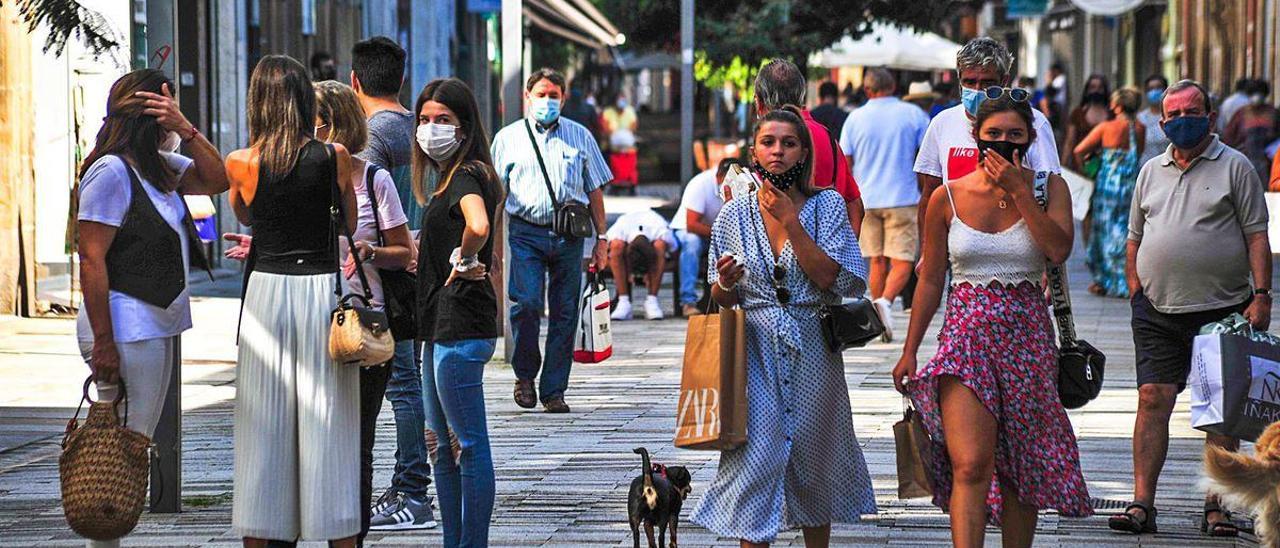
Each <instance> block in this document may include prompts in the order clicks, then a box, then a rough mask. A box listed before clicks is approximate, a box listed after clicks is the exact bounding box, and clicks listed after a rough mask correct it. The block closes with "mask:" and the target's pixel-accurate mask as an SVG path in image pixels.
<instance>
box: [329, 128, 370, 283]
mask: <svg viewBox="0 0 1280 548" xmlns="http://www.w3.org/2000/svg"><path fill="white" fill-rule="evenodd" d="M325 153H326V154H327V155H328V156H329V167H330V168H331V169H333V185H332V191H331V192H330V194H331V196H332V201H331V204H332V207H331V208H330V210H329V217H330V221H331V223H330V224H331V226H332V227H333V231H335V232H340V233H341V234H342V235H343V237H345V238H346V239H347V250H348V251H349V252H350V253H351V258H352V260H354V261H355V263H356V275H357V276H359V277H360V286H361V287H362V288H363V289H364V299H365V304H370V303H372V302H373V292H372V291H370V290H369V279H368V277H366V276H365V275H364V264H363V263H364V261H361V260H360V252H359V250H357V249H356V240H355V238H354V237H352V236H351V230H350V229H348V228H347V223H346V218H347V216H346V212H345V211H343V209H342V195H341V193H339V191H338V175H339V174H338V155H337V154H334V152H333V145H325ZM333 246H334V249H335V250H337V247H338V239H337V237H334V238H333ZM335 255H336V256H341V254H340V253H338V254H335ZM334 276H336V277H337V279H338V287H336V288H334V293H335V294H336V295H338V298H339V299H341V298H342V265H338V270H337V272H335V273H334Z"/></svg>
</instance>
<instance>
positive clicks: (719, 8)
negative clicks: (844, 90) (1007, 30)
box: [594, 0, 948, 91]
mask: <svg viewBox="0 0 1280 548" xmlns="http://www.w3.org/2000/svg"><path fill="white" fill-rule="evenodd" d="M594 1H595V3H596V4H597V5H598V6H599V7H600V9H601V11H603V12H604V13H605V14H606V15H607V16H608V17H609V19H610V20H611V21H613V22H614V24H615V25H617V26H618V29H619V30H620V31H621V32H623V33H624V34H626V35H627V47H628V48H635V49H638V50H664V51H671V52H676V51H679V49H680V0H594ZM694 2H695V5H694V14H695V15H694V17H695V21H694V42H695V45H696V48H697V50H698V55H697V58H696V60H697V63H698V66H700V67H701V68H695V75H696V77H697V79H698V80H699V81H701V82H703V83H705V84H706V85H707V86H708V87H711V88H713V89H714V88H718V87H719V86H720V85H722V84H723V83H724V82H725V81H726V80H728V81H730V82H733V83H734V85H735V86H738V87H739V90H740V91H747V90H748V89H749V87H750V86H748V85H745V83H746V82H750V81H751V78H752V77H754V75H755V70H756V69H755V68H752V67H759V66H761V65H762V64H763V63H764V62H766V61H767V60H769V59H772V58H775V57H785V58H789V59H791V60H792V61H795V62H796V63H797V64H799V65H801V66H802V67H803V66H804V65H806V62H807V60H808V56H809V54H810V53H812V52H815V51H820V50H822V49H823V48H826V47H827V46H830V45H831V44H833V43H835V42H836V41H837V40H839V39H840V38H841V37H842V36H844V35H851V36H853V37H854V38H859V37H861V36H862V35H864V34H866V33H868V32H870V31H871V24H872V22H873V21H877V20H880V21H886V22H888V23H891V24H897V25H901V26H907V27H915V28H926V29H927V28H929V27H930V26H931V25H932V24H933V23H934V22H936V21H938V20H939V19H940V17H941V15H942V14H943V12H945V11H946V10H947V5H948V3H947V2H942V1H935V0H839V1H833V0H694Z"/></svg>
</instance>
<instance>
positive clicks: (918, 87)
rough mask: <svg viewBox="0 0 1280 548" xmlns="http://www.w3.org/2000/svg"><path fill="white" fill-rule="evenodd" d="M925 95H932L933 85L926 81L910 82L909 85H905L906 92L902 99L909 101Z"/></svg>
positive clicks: (930, 96)
mask: <svg viewBox="0 0 1280 548" xmlns="http://www.w3.org/2000/svg"><path fill="white" fill-rule="evenodd" d="M925 97H929V98H932V97H933V86H931V85H929V82H928V81H922V82H911V85H910V86H907V94H906V95H905V96H903V97H902V98H903V99H904V100H907V101H911V100H913V99H923V98H925Z"/></svg>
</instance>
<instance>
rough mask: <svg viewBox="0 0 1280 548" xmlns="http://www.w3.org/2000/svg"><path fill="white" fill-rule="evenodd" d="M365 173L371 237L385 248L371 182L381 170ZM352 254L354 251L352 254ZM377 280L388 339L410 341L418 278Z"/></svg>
mask: <svg viewBox="0 0 1280 548" xmlns="http://www.w3.org/2000/svg"><path fill="white" fill-rule="evenodd" d="M369 166H370V167H368V168H367V169H366V171H365V177H364V188H365V190H366V191H367V192H368V193H369V207H370V208H371V209H373V226H374V229H375V230H374V233H376V234H377V235H378V246H379V247H386V246H387V243H386V241H385V240H384V239H383V238H382V220H381V219H380V218H379V217H378V196H377V193H376V192H374V190H373V178H374V177H375V176H376V175H377V174H378V170H379V169H382V168H380V167H378V165H377V164H372V163H370V164H369ZM353 253H354V251H353ZM378 278H379V279H381V280H382V301H383V309H384V310H385V311H386V313H387V322H388V323H390V325H391V336H392V337H394V338H395V340H396V341H409V340H413V339H414V338H415V337H417V335H418V322H417V311H416V310H415V307H416V306H417V302H418V278H417V276H414V275H413V273H411V272H407V271H404V270H387V269H385V268H379V269H378Z"/></svg>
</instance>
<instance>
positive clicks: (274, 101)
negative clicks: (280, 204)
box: [248, 55, 316, 181]
mask: <svg viewBox="0 0 1280 548" xmlns="http://www.w3.org/2000/svg"><path fill="white" fill-rule="evenodd" d="M248 111H249V112H248V118H249V146H250V147H251V148H254V149H256V150H257V151H258V155H259V158H260V159H261V165H262V167H263V168H264V169H265V171H266V176H267V177H266V179H267V180H268V181H274V180H278V179H280V178H282V177H284V176H285V175H288V174H289V172H290V171H291V170H293V164H294V162H296V161H297V159H298V153H299V152H300V151H301V150H302V147H303V145H305V144H307V143H308V142H310V140H311V136H312V135H314V132H315V126H314V125H313V124H314V123H315V120H316V117H315V111H316V96H315V91H313V90H312V87H311V78H310V77H309V76H308V75H307V69H306V67H303V66H302V64H301V63H299V62H298V61H296V60H294V59H293V58H292V57H288V56H285V55H268V56H266V57H263V58H262V59H261V60H259V61H258V66H256V67H254V69H253V76H252V77H251V78H250V79H249V101H248Z"/></svg>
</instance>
